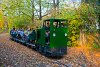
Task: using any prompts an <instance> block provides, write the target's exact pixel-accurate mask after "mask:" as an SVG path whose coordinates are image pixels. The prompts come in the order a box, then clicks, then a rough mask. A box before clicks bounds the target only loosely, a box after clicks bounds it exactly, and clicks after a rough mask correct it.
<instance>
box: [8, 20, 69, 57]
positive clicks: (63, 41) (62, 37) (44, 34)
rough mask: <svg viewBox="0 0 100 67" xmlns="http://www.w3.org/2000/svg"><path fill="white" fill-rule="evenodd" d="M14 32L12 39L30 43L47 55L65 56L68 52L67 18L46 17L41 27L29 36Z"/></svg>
mask: <svg viewBox="0 0 100 67" xmlns="http://www.w3.org/2000/svg"><path fill="white" fill-rule="evenodd" d="M12 32H13V31H12ZM12 32H10V35H11V39H12V40H14V41H16V42H21V43H23V44H26V45H30V46H32V47H34V49H36V50H37V51H38V52H40V53H42V54H44V55H46V56H63V55H64V54H66V53H67V42H68V24H67V20H65V19H54V18H51V19H46V20H44V21H43V25H42V26H41V27H40V28H39V29H36V30H33V31H32V33H31V34H29V35H28V36H27V37H26V36H25V35H23V36H21V35H20V34H18V33H17V32H15V33H13V34H12Z"/></svg>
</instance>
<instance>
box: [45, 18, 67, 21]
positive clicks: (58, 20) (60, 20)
mask: <svg viewBox="0 0 100 67" xmlns="http://www.w3.org/2000/svg"><path fill="white" fill-rule="evenodd" d="M50 20H54V21H67V20H66V19H55V18H50V19H46V20H44V21H50Z"/></svg>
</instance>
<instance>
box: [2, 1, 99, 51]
mask: <svg viewBox="0 0 100 67" xmlns="http://www.w3.org/2000/svg"><path fill="white" fill-rule="evenodd" d="M48 18H60V19H67V20H68V29H69V34H68V38H69V42H68V43H67V45H68V46H71V47H73V46H81V45H86V46H91V48H93V49H97V50H99V48H100V0H0V33H1V32H9V31H10V30H11V29H12V27H13V26H15V27H16V28H23V29H26V28H27V27H30V28H34V29H37V27H40V26H41V25H42V22H43V20H45V19H48Z"/></svg>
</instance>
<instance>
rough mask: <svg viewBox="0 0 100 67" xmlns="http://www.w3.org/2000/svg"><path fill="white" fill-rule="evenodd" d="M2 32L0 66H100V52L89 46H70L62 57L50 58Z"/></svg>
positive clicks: (0, 36) (0, 35)
mask: <svg viewBox="0 0 100 67" xmlns="http://www.w3.org/2000/svg"><path fill="white" fill-rule="evenodd" d="M9 38H10V36H9V34H8V33H2V34H0V67H100V52H96V51H93V50H89V47H85V46H81V47H68V53H67V54H66V55H65V56H64V57H62V58H48V57H45V56H43V55H41V54H40V53H38V52H37V51H35V50H33V49H31V48H28V47H26V46H24V45H21V44H19V43H16V42H14V41H11V40H10V39H9Z"/></svg>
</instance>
